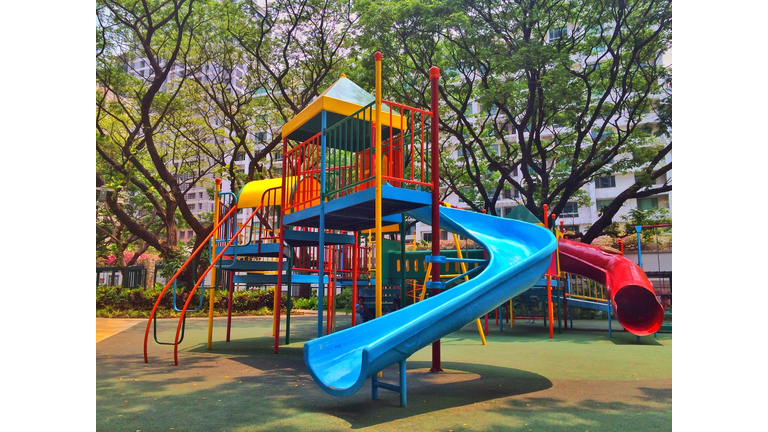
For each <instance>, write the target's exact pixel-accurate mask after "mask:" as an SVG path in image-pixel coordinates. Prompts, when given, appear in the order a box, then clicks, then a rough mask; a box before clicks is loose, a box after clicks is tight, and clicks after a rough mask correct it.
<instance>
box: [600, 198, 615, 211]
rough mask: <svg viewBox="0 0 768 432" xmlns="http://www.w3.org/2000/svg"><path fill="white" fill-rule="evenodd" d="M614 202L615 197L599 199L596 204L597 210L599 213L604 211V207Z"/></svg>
mask: <svg viewBox="0 0 768 432" xmlns="http://www.w3.org/2000/svg"><path fill="white" fill-rule="evenodd" d="M612 202H613V198H611V199H599V200H597V202H596V204H597V211H598V213H602V212H603V208H605V207H608V206H609V205H611V203H612Z"/></svg>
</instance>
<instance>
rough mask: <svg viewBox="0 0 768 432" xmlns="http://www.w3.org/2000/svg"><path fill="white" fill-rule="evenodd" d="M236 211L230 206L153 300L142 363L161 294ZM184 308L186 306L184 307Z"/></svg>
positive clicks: (146, 360)
mask: <svg viewBox="0 0 768 432" xmlns="http://www.w3.org/2000/svg"><path fill="white" fill-rule="evenodd" d="M235 211H237V205H234V206H232V209H230V210H229V211H228V212H227V214H226V215H224V216H223V217H222V218H221V220H220V221H219V224H218V225H216V226H215V227H214V228H213V229H212V230H211V232H210V234H208V237H206V238H205V240H204V241H203V242H202V243H200V246H198V247H197V249H195V251H194V252H192V254H191V255H190V256H189V258H188V259H187V260H186V261H185V262H184V264H182V265H181V267H179V270H178V271H176V274H174V275H173V277H171V279H170V280H168V283H166V284H165V288H163V290H162V291H160V295H159V296H157V300H155V306H154V307H153V308H152V313H151V314H149V321H148V322H147V330H146V331H145V332H144V363H149V358H148V357H147V341H148V340H149V329H150V328H151V327H152V318H154V317H155V312H157V306H158V305H160V300H161V299H162V298H163V294H165V291H166V290H168V287H170V286H171V284H172V283H173V281H175V280H176V278H177V277H178V276H179V274H181V271H182V270H184V269H185V268H186V267H187V264H189V263H190V262H191V261H192V258H194V257H195V256H197V254H198V252H200V250H202V248H203V246H206V245H207V244H208V241H209V240H210V239H211V236H212V235H214V234H215V233H216V231H218V229H219V228H221V225H222V224H223V223H224V221H226V220H227V219H228V218H229V216H231V215H232V212H235ZM184 307H185V308H186V306H184Z"/></svg>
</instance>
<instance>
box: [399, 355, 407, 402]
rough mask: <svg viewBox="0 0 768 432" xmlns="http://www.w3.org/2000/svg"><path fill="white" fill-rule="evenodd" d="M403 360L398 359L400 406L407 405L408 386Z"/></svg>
mask: <svg viewBox="0 0 768 432" xmlns="http://www.w3.org/2000/svg"><path fill="white" fill-rule="evenodd" d="M405 381H406V375H405V360H401V361H400V406H401V407H403V408H405V407H407V406H408V391H407V390H408V387H407V386H406V383H405Z"/></svg>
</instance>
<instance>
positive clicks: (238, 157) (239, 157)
mask: <svg viewBox="0 0 768 432" xmlns="http://www.w3.org/2000/svg"><path fill="white" fill-rule="evenodd" d="M244 160H245V152H237V153H235V161H244Z"/></svg>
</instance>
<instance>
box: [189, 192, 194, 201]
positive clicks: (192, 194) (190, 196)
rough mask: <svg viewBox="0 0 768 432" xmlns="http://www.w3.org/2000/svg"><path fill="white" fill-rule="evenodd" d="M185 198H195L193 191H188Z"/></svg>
mask: <svg viewBox="0 0 768 432" xmlns="http://www.w3.org/2000/svg"><path fill="white" fill-rule="evenodd" d="M187 199H188V200H193V199H195V194H194V193H189V194H187Z"/></svg>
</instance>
